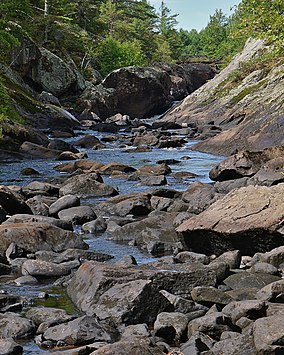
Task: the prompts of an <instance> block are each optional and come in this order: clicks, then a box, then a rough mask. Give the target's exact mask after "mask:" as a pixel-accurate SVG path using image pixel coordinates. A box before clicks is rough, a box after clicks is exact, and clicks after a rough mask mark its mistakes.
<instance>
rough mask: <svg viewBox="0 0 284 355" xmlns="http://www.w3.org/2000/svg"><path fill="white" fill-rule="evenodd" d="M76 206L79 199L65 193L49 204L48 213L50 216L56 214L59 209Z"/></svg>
mask: <svg viewBox="0 0 284 355" xmlns="http://www.w3.org/2000/svg"><path fill="white" fill-rule="evenodd" d="M77 206H80V199H79V198H78V197H77V196H74V195H65V196H62V197H60V198H59V199H58V200H56V201H55V202H54V203H52V204H51V205H50V206H49V214H50V216H56V215H57V214H58V212H59V211H61V210H65V209H67V208H71V207H77Z"/></svg>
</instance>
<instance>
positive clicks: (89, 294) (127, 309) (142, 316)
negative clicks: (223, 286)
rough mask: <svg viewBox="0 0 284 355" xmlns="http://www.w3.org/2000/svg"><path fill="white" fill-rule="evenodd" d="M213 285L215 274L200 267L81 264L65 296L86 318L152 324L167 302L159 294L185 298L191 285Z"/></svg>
mask: <svg viewBox="0 0 284 355" xmlns="http://www.w3.org/2000/svg"><path fill="white" fill-rule="evenodd" d="M200 283H202V284H207V285H213V284H214V283H215V274H214V272H212V271H211V270H209V269H206V268H205V267H203V268H202V269H201V268H200V264H198V265H192V267H191V268H190V269H188V268H187V269H182V268H179V267H178V266H177V265H170V267H169V268H168V270H166V269H163V270H161V271H160V270H159V269H157V268H155V267H150V268H145V267H144V268H142V267H141V268H139V267H137V266H136V267H128V268H125V267H118V265H107V264H100V263H95V262H85V263H84V264H83V265H81V267H80V268H79V269H78V271H77V272H76V273H75V275H74V276H73V278H72V280H71V282H70V284H69V286H68V288H67V292H68V295H69V297H70V298H71V299H72V301H73V302H74V303H75V305H76V306H77V307H78V308H79V309H80V310H81V311H82V312H85V313H87V314H88V315H93V314H98V315H99V317H100V318H103V319H111V320H113V321H115V323H117V324H121V322H124V323H125V324H126V325H130V324H138V323H147V324H153V323H154V320H155V319H156V317H157V315H158V314H159V313H160V312H162V311H166V309H167V308H168V307H169V306H170V302H169V301H168V300H167V299H166V298H165V297H164V296H162V295H161V294H160V293H159V290H161V289H163V290H166V291H168V292H169V293H179V294H180V295H188V294H189V292H190V290H191V289H192V287H193V285H194V286H195V285H198V284H200Z"/></svg>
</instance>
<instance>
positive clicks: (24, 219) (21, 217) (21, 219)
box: [3, 214, 73, 231]
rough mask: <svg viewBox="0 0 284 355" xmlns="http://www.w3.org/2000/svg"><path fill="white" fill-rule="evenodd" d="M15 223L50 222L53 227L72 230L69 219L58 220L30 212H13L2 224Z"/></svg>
mask: <svg viewBox="0 0 284 355" xmlns="http://www.w3.org/2000/svg"><path fill="white" fill-rule="evenodd" d="M15 223H45V224H51V225H53V226H55V227H58V228H61V229H65V230H69V231H72V230H73V228H72V223H70V222H69V221H63V220H59V219H56V218H53V217H47V216H35V215H30V214H15V215H14V216H12V217H10V218H8V219H7V220H6V221H5V222H4V223H3V225H6V224H15Z"/></svg>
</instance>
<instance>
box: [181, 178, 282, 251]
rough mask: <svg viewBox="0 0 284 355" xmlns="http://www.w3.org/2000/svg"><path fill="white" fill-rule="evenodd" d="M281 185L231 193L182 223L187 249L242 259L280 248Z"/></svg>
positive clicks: (257, 187) (244, 188) (241, 189)
mask: <svg viewBox="0 0 284 355" xmlns="http://www.w3.org/2000/svg"><path fill="white" fill-rule="evenodd" d="M283 192H284V184H279V185H276V186H272V187H264V186H255V187H254V186H248V187H243V188H240V189H236V190H233V191H232V192H230V193H229V194H227V195H226V196H225V197H224V198H223V199H220V200H218V201H217V202H215V203H214V204H213V205H211V206H210V207H209V208H208V209H207V210H205V211H204V212H202V213H201V214H199V215H198V216H196V217H192V218H190V219H189V220H187V221H185V222H184V223H182V224H181V225H180V226H179V227H178V228H177V231H178V232H181V233H183V237H184V242H185V244H186V245H187V247H188V248H191V249H192V250H193V251H196V252H203V253H205V254H207V253H209V254H210V253H217V254H220V252H221V251H226V250H230V249H239V250H240V251H241V252H242V254H243V255H253V254H254V253H255V252H257V251H260V252H265V251H269V250H271V249H272V248H275V247H278V246H281V245H282V244H283V227H282V225H281V221H282V220H283V218H284V215H283V211H284V208H283V207H284V205H283V198H282V195H283Z"/></svg>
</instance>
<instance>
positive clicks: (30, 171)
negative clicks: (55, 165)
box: [21, 168, 40, 176]
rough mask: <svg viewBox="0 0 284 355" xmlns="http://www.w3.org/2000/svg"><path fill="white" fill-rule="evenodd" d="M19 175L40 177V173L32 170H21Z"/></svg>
mask: <svg viewBox="0 0 284 355" xmlns="http://www.w3.org/2000/svg"><path fill="white" fill-rule="evenodd" d="M21 175H24V176H34V175H40V173H39V172H38V171H37V170H35V169H33V168H24V169H22V170H21Z"/></svg>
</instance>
